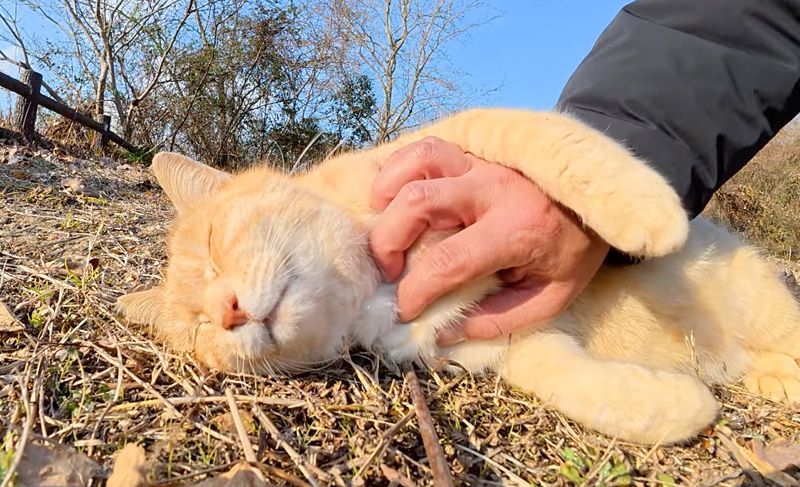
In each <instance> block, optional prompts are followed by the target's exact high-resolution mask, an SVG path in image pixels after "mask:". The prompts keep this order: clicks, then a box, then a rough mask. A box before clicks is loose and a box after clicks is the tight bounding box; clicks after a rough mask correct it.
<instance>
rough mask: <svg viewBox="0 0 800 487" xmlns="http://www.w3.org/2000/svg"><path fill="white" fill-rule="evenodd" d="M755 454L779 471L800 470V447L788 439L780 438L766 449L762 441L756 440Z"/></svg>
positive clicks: (754, 443)
mask: <svg viewBox="0 0 800 487" xmlns="http://www.w3.org/2000/svg"><path fill="white" fill-rule="evenodd" d="M753 453H755V455H756V456H757V457H758V458H759V459H761V460H764V461H765V462H769V463H770V464H771V465H772V466H774V467H775V468H776V469H778V470H786V469H788V468H792V467H797V468H800V445H797V444H794V443H791V442H790V441H789V440H787V439H786V438H779V439H777V440H775V441H773V442H772V443H770V444H769V445H767V446H766V447H764V443H762V442H761V440H758V439H755V440H753Z"/></svg>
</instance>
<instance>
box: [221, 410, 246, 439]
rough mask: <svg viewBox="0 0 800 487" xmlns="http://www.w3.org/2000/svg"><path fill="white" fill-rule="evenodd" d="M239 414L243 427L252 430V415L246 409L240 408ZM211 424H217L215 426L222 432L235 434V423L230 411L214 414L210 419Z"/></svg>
mask: <svg viewBox="0 0 800 487" xmlns="http://www.w3.org/2000/svg"><path fill="white" fill-rule="evenodd" d="M239 416H241V418H242V423H243V424H244V429H245V430H247V431H252V429H253V415H252V414H250V413H249V412H248V411H246V410H240V411H239ZM211 423H212V424H215V425H217V427H218V428H219V429H220V430H221V431H224V432H227V433H231V434H234V435H235V434H237V433H236V423H234V422H233V414H231V412H230V411H228V412H227V413H223V414H220V415H218V416H215V417H214V418H213V419H212V420H211Z"/></svg>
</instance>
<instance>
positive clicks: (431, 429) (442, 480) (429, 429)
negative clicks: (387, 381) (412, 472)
mask: <svg viewBox="0 0 800 487" xmlns="http://www.w3.org/2000/svg"><path fill="white" fill-rule="evenodd" d="M404 376H405V381H406V384H407V385H408V388H409V390H410V392H411V401H412V402H413V403H414V410H415V411H416V413H417V421H418V422H419V432H420V435H421V436H422V444H423V445H424V446H425V452H426V453H427V454H428V462H429V463H430V466H431V471H432V473H433V485H434V486H435V487H453V478H452V476H451V475H450V470H449V469H448V468H447V460H446V458H445V456H444V450H442V445H440V444H439V438H438V437H437V436H436V427H435V426H434V425H433V418H431V412H430V409H428V401H427V400H426V399H425V395H424V394H423V393H422V389H420V387H419V379H417V374H416V373H415V372H414V368H413V367H412V366H411V365H408V364H407V365H406V366H405V371H404Z"/></svg>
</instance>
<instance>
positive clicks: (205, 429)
mask: <svg viewBox="0 0 800 487" xmlns="http://www.w3.org/2000/svg"><path fill="white" fill-rule="evenodd" d="M85 345H88V346H90V347H91V348H93V349H94V351H95V352H97V354H98V355H100V356H101V357H103V359H105V361H106V362H108V363H110V364H111V365H114V366H117V367H120V368H122V370H123V371H124V372H125V373H126V374H128V376H129V377H130V378H131V379H133V380H134V381H136V383H137V384H139V385H140V386H142V387H143V388H144V389H145V390H147V392H149V393H150V394H152V395H154V396H155V397H157V398H158V400H159V401H160V402H161V403H162V404H164V406H166V408H167V409H168V410H169V411H170V412H171V413H172V414H174V415H175V417H177V418H180V417H181V413H180V411H178V409H177V408H176V407H175V406H174V405H173V404H172V403H171V402H169V400H167V398H165V397H164V396H163V395H161V393H160V392H158V391H157V390H156V389H155V387H153V386H152V385H150V383H148V382H145V381H143V380H142V379H140V378H139V377H138V376H137V375H136V374H134V373H133V372H131V371H130V370H128V368H127V367H125V366H124V365H123V364H121V363H119V362H117V360H116V359H114V358H113V357H112V356H111V355H109V354H107V353H106V352H105V350H103V349H102V348H100V347H98V346H97V345H95V344H94V343H92V342H86V343H85ZM187 419H188V421H189V422H190V423H191V424H192V426H194V427H195V428H197V429H199V430H200V431H202V432H203V433H206V434H207V435H209V436H211V437H213V438H216V439H218V440H221V441H224V442H225V443H230V444H235V443H236V442H235V441H233V440H232V439H230V438H228V437H227V436H225V435H221V434H219V433H217V432H216V431H214V430H212V429H211V428H209V427H207V426H204V425H202V424H200V423H198V422H197V421H194V420H192V419H189V418H187Z"/></svg>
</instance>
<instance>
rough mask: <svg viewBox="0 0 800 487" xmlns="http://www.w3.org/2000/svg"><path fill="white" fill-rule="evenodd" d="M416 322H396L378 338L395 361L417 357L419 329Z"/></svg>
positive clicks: (406, 360)
mask: <svg viewBox="0 0 800 487" xmlns="http://www.w3.org/2000/svg"><path fill="white" fill-rule="evenodd" d="M416 328H418V327H415V325H414V323H408V324H396V325H394V326H393V327H392V328H391V329H390V330H389V331H388V332H386V333H385V334H384V335H383V336H381V337H380V338H379V339H378V345H379V346H380V348H381V349H382V350H383V351H384V353H385V354H386V356H387V358H389V359H390V360H392V361H393V362H398V363H399V362H408V361H413V360H416V359H417V355H418V345H419V343H418V339H419V330H418V329H416Z"/></svg>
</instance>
